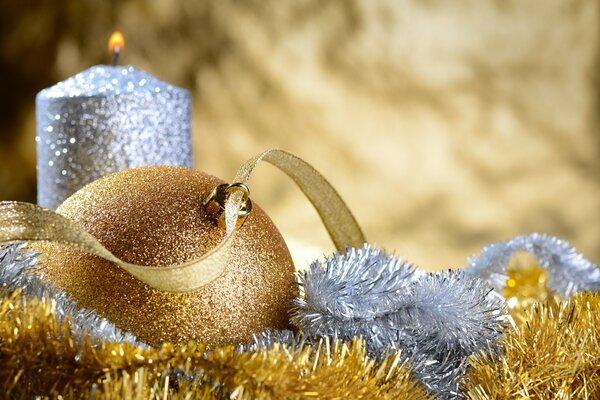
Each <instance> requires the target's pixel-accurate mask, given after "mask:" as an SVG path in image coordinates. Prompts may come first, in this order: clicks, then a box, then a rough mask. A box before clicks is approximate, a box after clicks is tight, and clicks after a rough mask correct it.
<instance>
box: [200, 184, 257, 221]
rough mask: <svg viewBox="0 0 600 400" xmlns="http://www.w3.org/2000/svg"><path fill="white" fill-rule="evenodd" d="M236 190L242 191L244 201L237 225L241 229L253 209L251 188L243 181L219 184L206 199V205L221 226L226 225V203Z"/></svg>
mask: <svg viewBox="0 0 600 400" xmlns="http://www.w3.org/2000/svg"><path fill="white" fill-rule="evenodd" d="M234 191H239V192H241V193H242V203H241V205H240V209H239V211H238V219H237V222H236V225H235V227H236V229H239V228H241V227H242V225H244V222H245V221H246V218H248V215H249V214H250V212H251V211H252V200H250V189H249V188H248V186H246V185H244V184H243V183H241V182H236V183H232V184H227V183H224V184H222V185H219V186H217V187H216V188H215V189H214V190H213V192H212V194H211V195H210V197H209V198H208V199H206V201H205V202H204V205H205V206H206V210H207V212H208V214H209V215H211V216H213V217H214V218H215V219H216V220H217V223H218V224H219V226H223V227H224V226H225V203H226V202H227V199H228V198H229V196H231V194H232V193H233V192H234Z"/></svg>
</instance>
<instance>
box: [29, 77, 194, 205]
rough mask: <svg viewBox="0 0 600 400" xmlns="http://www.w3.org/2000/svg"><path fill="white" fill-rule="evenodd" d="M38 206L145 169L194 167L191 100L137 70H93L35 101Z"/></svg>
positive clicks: (44, 91) (55, 87)
mask: <svg viewBox="0 0 600 400" xmlns="http://www.w3.org/2000/svg"><path fill="white" fill-rule="evenodd" d="M36 118H37V136H36V142H37V152H38V155H37V162H38V164H37V173H38V204H39V205H40V206H42V207H45V208H49V209H52V210H54V209H56V207H57V206H58V205H59V204H60V203H62V202H63V201H64V200H65V199H66V198H67V197H69V196H70V195H71V194H73V193H75V192H76V191H77V190H78V189H80V188H81V187H83V186H84V185H86V184H88V183H90V182H92V181H94V180H96V179H98V178H100V177H102V176H105V175H108V174H110V173H113V172H116V171H119V170H122V169H127V168H134V167H139V166H145V165H174V166H183V167H191V166H192V144H191V96H190V93H189V92H188V91H187V90H185V89H181V88H177V87H174V86H171V85H169V84H167V83H165V82H162V81H160V80H158V79H156V78H155V77H153V76H152V75H150V74H148V73H146V72H144V71H141V70H139V69H137V68H134V67H131V66H127V67H112V66H105V65H100V66H94V67H92V68H90V69H88V70H85V71H83V72H81V73H79V74H77V75H75V76H73V77H71V78H69V79H67V80H65V81H63V82H59V83H58V84H56V85H55V86H52V87H50V88H48V89H45V90H42V91H41V92H40V93H39V94H38V95H37V98H36Z"/></svg>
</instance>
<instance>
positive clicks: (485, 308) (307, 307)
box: [292, 245, 505, 398]
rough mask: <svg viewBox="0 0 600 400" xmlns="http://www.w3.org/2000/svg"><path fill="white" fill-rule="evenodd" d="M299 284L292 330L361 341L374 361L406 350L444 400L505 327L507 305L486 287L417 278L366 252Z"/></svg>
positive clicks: (455, 274) (463, 279) (325, 265)
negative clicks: (477, 354) (474, 358)
mask: <svg viewBox="0 0 600 400" xmlns="http://www.w3.org/2000/svg"><path fill="white" fill-rule="evenodd" d="M298 283H299V285H300V286H301V287H302V288H303V289H304V290H303V292H304V293H303V294H302V295H301V296H300V297H299V298H298V299H297V300H296V301H295V309H294V312H293V315H292V323H293V324H294V325H295V326H296V327H297V328H298V329H299V330H300V331H302V332H303V333H304V334H305V335H307V336H309V337H325V336H326V337H332V338H338V339H351V338H354V337H363V338H365V340H366V342H367V348H368V350H369V352H370V353H371V354H372V355H374V356H375V357H382V356H384V355H385V354H387V353H388V352H390V351H394V350H401V354H403V355H404V356H405V357H408V359H409V360H410V362H411V365H413V371H415V375H416V377H417V378H418V379H420V380H421V381H422V382H423V383H424V384H425V385H426V386H427V387H428V388H429V389H430V390H432V391H434V392H436V393H437V394H438V395H439V396H441V397H442V398H455V397H459V396H460V391H459V384H460V380H461V379H462V377H463V375H464V371H465V368H466V365H465V360H466V358H467V357H468V356H469V355H471V354H473V353H475V352H478V351H479V350H482V349H488V348H494V347H496V346H497V343H498V341H499V340H500V338H501V333H502V330H503V328H504V324H505V313H504V307H503V301H502V299H501V298H500V297H499V296H497V295H495V294H494V293H492V290H491V288H489V287H488V286H487V285H486V284H485V283H484V282H483V281H481V280H479V279H476V278H472V277H469V276H467V275H466V274H465V273H464V271H447V272H442V273H435V274H433V273H432V274H424V273H420V272H417V271H416V270H415V269H414V268H413V267H412V266H411V265H410V264H409V263H407V262H401V261H399V260H398V259H396V258H395V257H390V256H389V255H387V254H386V253H385V252H383V251H381V250H377V249H374V248H371V247H370V246H368V245H365V246H364V247H363V248H362V249H348V250H347V252H346V253H337V254H335V255H334V256H333V257H331V258H329V259H326V260H325V261H324V262H315V263H313V264H312V265H311V266H310V268H309V269H308V270H307V271H305V272H304V273H302V274H300V275H299V276H298Z"/></svg>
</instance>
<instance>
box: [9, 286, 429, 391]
mask: <svg viewBox="0 0 600 400" xmlns="http://www.w3.org/2000/svg"><path fill="white" fill-rule="evenodd" d="M70 332H71V330H70V326H69V322H68V320H67V322H65V323H64V324H62V325H61V324H59V323H58V322H57V319H56V315H55V313H54V306H53V301H52V300H49V299H41V300H38V299H35V298H29V297H24V296H22V295H21V294H20V293H18V292H17V293H13V294H11V295H9V296H7V297H4V298H3V299H2V300H1V302H0V365H1V366H2V368H0V392H1V393H3V394H4V395H5V396H6V397H8V398H31V397H33V396H42V397H49V398H94V399H155V398H160V399H163V398H169V399H213V398H235V399H282V398H286V399H342V398H344V399H346V398H352V399H362V398H364V399H367V398H381V399H387V398H389V399H396V398H402V399H415V400H420V399H426V398H427V396H426V394H425V392H424V390H423V388H422V387H421V386H420V385H419V384H418V383H416V382H415V381H414V380H413V379H412V377H411V374H410V372H409V369H408V366H407V365H406V363H402V362H400V361H401V357H400V355H399V354H396V355H392V356H390V357H389V358H387V359H386V360H385V361H383V363H376V362H375V361H374V360H372V359H369V357H368V356H367V354H366V351H365V346H364V343H363V342H362V341H360V340H355V341H352V342H349V343H342V342H336V343H335V344H330V343H329V341H323V342H321V343H319V344H317V345H315V346H309V345H301V346H298V347H297V348H289V347H286V346H275V347H274V348H272V349H259V350H256V351H240V350H239V349H238V348H236V347H234V346H223V347H218V348H216V349H212V350H210V351H207V350H206V346H205V345H203V344H193V343H190V344H188V345H185V346H174V345H171V344H165V345H163V346H162V347H161V348H158V349H154V348H148V349H144V348H138V347H135V346H132V345H130V344H117V343H110V342H104V343H102V344H100V345H93V344H92V342H91V341H90V340H89V339H86V340H85V341H84V342H83V343H77V342H76V341H75V339H74V338H73V337H72V335H71V333H70Z"/></svg>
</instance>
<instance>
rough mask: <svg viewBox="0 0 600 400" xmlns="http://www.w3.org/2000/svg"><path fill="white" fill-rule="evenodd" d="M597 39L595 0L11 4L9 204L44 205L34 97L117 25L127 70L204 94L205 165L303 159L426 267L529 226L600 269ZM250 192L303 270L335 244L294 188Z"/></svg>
mask: <svg viewBox="0 0 600 400" xmlns="http://www.w3.org/2000/svg"><path fill="white" fill-rule="evenodd" d="M599 27H600V3H599V2H597V1H594V0H587V1H586V0H582V1H577V2H572V1H568V0H552V1H550V0H548V1H542V0H538V1H534V0H520V1H517V0H512V1H511V0H502V1H492V0H488V1H479V0H477V1H475V0H473V1H467V0H461V1H455V2H445V1H436V0H427V1H425V0H421V1H417V0H412V1H408V0H402V1H401V0H397V1H395V0H390V1H369V0H363V1H359V0H349V1H326V0H321V1H319V0H298V1H276V0H267V1H264V0H263V1H244V2H242V1H232V0H221V1H217V0H213V1H207V0H184V1H179V2H171V1H167V0H164V1H161V0H152V1H151V0H147V1H131V0H130V1H124V0H120V1H117V0H111V1H106V0H104V1H101V0H82V1H75V0H71V1H54V0H37V1H33V0H23V1H12V0H0V45H1V46H0V94H1V96H0V110H1V111H0V200H28V201H35V145H34V136H35V117H34V100H35V94H36V93H37V92H38V91H39V90H41V89H42V88H45V87H48V86H51V85H53V84H54V83H56V82H57V81H60V80H63V79H65V78H67V77H69V76H71V75H73V74H75V73H77V72H79V71H81V70H83V69H86V68H88V67H90V66H92V65H94V64H98V63H106V62H108V59H109V57H108V55H107V54H106V43H107V40H108V37H109V36H110V33H111V32H112V31H113V30H121V31H122V32H123V33H124V35H125V38H126V40H127V46H126V49H125V52H124V54H123V55H122V57H121V63H124V64H132V65H135V66H137V67H139V68H142V69H145V70H146V71H148V72H150V73H152V74H154V75H156V76H157V77H159V78H160V79H163V80H165V81H168V82H170V83H172V84H176V85H178V86H182V87H186V88H188V89H189V90H191V91H192V93H193V96H194V145H195V151H196V154H195V158H196V166H197V167H198V168H200V169H203V170H205V171H207V172H210V173H212V174H214V175H217V176H219V177H221V178H224V179H229V178H231V177H232V176H233V174H234V172H235V169H236V167H237V166H238V165H239V164H241V163H242V162H243V161H244V160H245V159H247V158H249V157H250V156H252V155H254V154H256V153H258V152H260V151H262V150H265V149H267V148H274V147H275V148H283V149H286V150H289V151H292V152H294V153H295V154H297V155H299V156H301V157H303V158H304V159H305V160H307V161H309V162H310V163H312V164H313V165H314V166H315V167H316V168H317V169H319V170H320V171H321V172H322V173H323V174H324V175H325V176H326V177H327V178H328V179H329V180H330V181H331V182H332V183H333V184H334V186H335V187H336V188H337V189H338V190H339V191H340V193H341V194H342V196H343V197H344V198H345V199H346V200H347V202H348V203H349V205H350V207H351V209H352V210H353V211H354V212H355V214H356V216H357V219H358V220H359V222H360V223H361V225H362V226H363V228H364V230H365V232H366V234H367V236H368V238H369V240H370V241H372V242H376V243H378V244H379V246H381V247H385V248H387V249H390V250H395V251H396V253H397V254H399V255H403V256H405V257H406V258H408V259H410V260H412V261H414V262H415V263H417V264H418V265H420V266H422V267H424V268H426V269H429V270H434V269H440V268H448V267H457V266H460V265H462V264H464V262H465V261H466V257H467V256H468V255H469V254H472V253H474V252H477V251H478V249H479V247H480V246H482V245H484V244H487V243H491V242H494V241H498V240H506V239H509V238H510V237H512V236H515V235H519V234H526V233H530V232H533V231H539V232H546V233H549V234H552V235H558V236H560V237H562V238H564V239H567V240H569V241H570V242H571V243H572V244H573V245H575V246H576V247H577V248H578V249H579V250H580V251H582V252H584V254H585V255H586V256H587V257H588V258H590V259H591V260H592V261H593V262H595V263H598V262H600V240H599V239H600V80H599V78H600V68H599V67H600V32H599ZM252 189H253V198H254V200H255V201H257V202H258V203H259V204H261V206H262V207H263V208H264V209H265V210H266V211H267V212H268V213H269V214H270V215H271V216H272V218H273V219H274V220H275V223H276V224H277V225H278V226H279V227H280V229H281V230H282V232H283V234H284V237H285V238H286V239H287V240H288V243H289V244H290V247H291V249H292V252H293V254H294V256H295V258H296V259H297V260H298V261H299V264H300V265H299V266H300V267H301V266H302V264H305V263H306V261H307V260H310V259H312V258H313V257H318V256H321V255H322V254H324V253H327V254H328V253H330V252H331V251H332V250H333V246H332V245H331V244H330V243H329V241H328V239H327V236H326V234H325V232H324V229H323V228H322V227H321V226H320V225H319V223H318V217H317V215H316V213H315V212H314V211H313V210H312V209H311V207H310V205H309V204H308V203H307V201H306V200H305V199H304V198H303V196H302V195H301V194H300V192H299V190H297V189H295V188H294V186H293V184H292V183H290V182H289V181H288V180H287V178H286V177H284V176H283V174H281V173H280V172H276V171H274V170H273V169H272V168H270V167H262V168H261V170H260V171H259V173H258V174H257V175H256V177H255V178H254V181H253V183H252Z"/></svg>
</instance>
